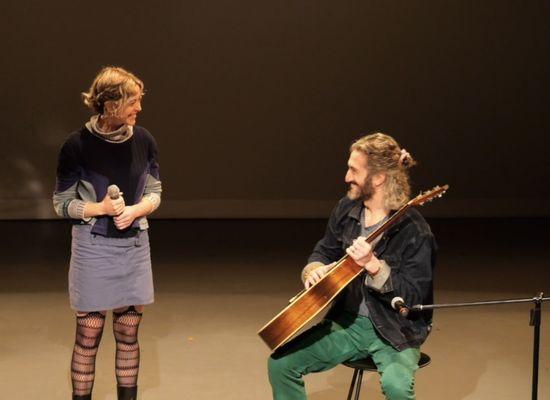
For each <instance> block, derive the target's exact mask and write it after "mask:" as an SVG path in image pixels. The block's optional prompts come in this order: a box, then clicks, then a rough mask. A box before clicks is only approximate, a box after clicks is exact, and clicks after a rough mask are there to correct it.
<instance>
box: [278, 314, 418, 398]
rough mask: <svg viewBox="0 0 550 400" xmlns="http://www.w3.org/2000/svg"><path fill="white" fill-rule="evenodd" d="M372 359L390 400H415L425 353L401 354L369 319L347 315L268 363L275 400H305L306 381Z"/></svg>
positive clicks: (322, 325)
mask: <svg viewBox="0 0 550 400" xmlns="http://www.w3.org/2000/svg"><path fill="white" fill-rule="evenodd" d="M367 356H372V358H373V360H374V362H375V363H376V366H377V368H378V372H379V373H380V383H381V386H382V391H383V392H384V395H385V396H386V399H388V400H410V399H414V398H415V395H414V373H415V371H416V370H417V369H418V360H419V359H420V349H418V348H409V349H406V350H403V351H397V350H395V349H394V348H393V347H392V346H390V345H389V344H387V342H385V341H384V340H382V339H381V338H380V336H379V335H378V334H377V333H376V331H375V329H374V327H373V325H372V322H371V321H370V319H369V318H366V317H361V316H357V315H352V314H348V313H344V314H343V315H341V316H340V317H339V318H337V319H336V320H335V321H332V320H325V321H323V322H321V323H320V324H319V325H316V326H314V327H313V328H311V329H309V330H308V331H306V332H304V333H303V334H302V335H300V336H298V337H297V338H295V339H294V340H292V341H291V342H290V343H289V344H287V345H285V346H283V348H281V350H280V351H277V352H275V353H274V354H273V355H272V356H271V357H270V358H269V360H268V371H269V382H270V383H271V387H272V389H273V399H274V400H305V399H306V391H305V388H304V380H303V379H302V377H303V376H304V375H306V374H309V373H311V372H320V371H326V370H328V369H331V368H333V367H335V366H337V365H338V364H341V363H342V362H344V361H348V360H357V359H360V358H364V357H367Z"/></svg>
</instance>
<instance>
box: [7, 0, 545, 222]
mask: <svg viewBox="0 0 550 400" xmlns="http://www.w3.org/2000/svg"><path fill="white" fill-rule="evenodd" d="M549 11H550V3H549V2H548V1H543V0H541V1H535V0H533V1H502V0H500V1H489V0H486V1H466V0H457V1H445V0H437V1H436V0H434V1H370V0H362V1H326V0H317V1H312V0H309V1H302V0H292V1H286V0H278V1H263V0H244V1H224V0H210V1H209V0H195V1H190V0H166V1H159V2H137V1H134V2H128V1H117V2H112V1H110V2H102V1H96V2H82V1H74V0H71V1H69V0H60V1H51V2H44V1H36V0H30V1H26V2H20V1H19V2H16V1H7V2H3V3H2V11H1V13H0V38H1V39H0V40H1V41H2V57H1V59H0V74H1V76H2V80H1V83H0V92H1V94H2V95H1V96H0V109H1V110H2V118H1V119H0V135H1V136H0V139H1V143H2V144H1V146H0V157H1V159H2V161H3V166H4V168H2V169H1V172H0V179H1V183H2V189H3V190H2V191H1V192H0V218H3V219H15V218H50V217H53V211H52V207H51V201H50V197H51V192H52V190H53V185H54V180H55V165H56V157H57V152H58V149H59V147H60V146H61V144H62V143H63V141H64V139H65V137H66V136H67V135H68V133H69V132H71V131H72V130H75V129H77V128H79V127H80V126H81V125H82V124H83V123H84V122H85V121H86V120H87V118H88V117H89V113H88V111H87V110H86V109H85V108H84V106H83V105H82V103H81V101H80V98H79V94H80V92H81V91H83V90H86V89H87V88H88V86H89V84H90V83H91V80H92V79H93V77H94V76H95V74H96V73H97V71H98V70H99V69H100V68H101V67H102V66H106V65H121V66H123V67H126V68H128V69H129V70H131V71H133V72H135V73H136V74H137V75H138V76H140V77H141V78H142V79H143V80H144V81H145V85H146V89H147V95H146V97H145V99H144V104H143V108H144V110H143V113H142V114H141V115H140V117H139V122H138V123H139V124H140V125H143V126H145V127H146V128H148V129H149V130H150V131H151V132H152V133H153V134H154V135H155V137H156V138H157V141H158V144H159V148H160V162H161V174H162V180H163V184H164V190H165V193H164V203H163V206H162V207H161V209H160V210H159V212H158V213H157V214H156V215H157V216H160V217H175V218H217V217H225V218H249V217H252V218H266V217H267V218H272V217H298V218H300V217H324V216H326V215H327V213H328V212H329V210H330V207H331V206H332V204H334V202H335V200H336V199H337V198H338V197H339V196H341V195H342V194H343V193H344V190H345V186H344V184H343V175H344V173H345V168H346V167H345V162H346V159H347V152H348V146H349V144H350V142H351V141H352V140H353V139H355V138H357V137H358V136H360V135H362V134H364V133H367V132H370V131H374V130H382V131H385V132H387V133H390V134H392V135H393V136H395V137H396V138H397V139H398V141H400V142H401V144H402V145H403V146H404V147H406V148H407V149H408V150H409V151H410V152H411V153H412V154H413V156H415V157H416V158H417V159H418V160H419V161H420V164H419V166H418V167H416V169H415V170H414V171H413V183H414V187H415V190H420V189H424V188H428V187H431V186H434V185H435V184H442V183H448V184H450V185H451V191H450V192H449V194H448V196H446V198H445V200H442V201H439V202H436V203H433V206H430V207H429V208H427V209H426V213H427V214H428V215H432V216H451V217H452V216H548V215H550V204H549V202H548V201H546V199H547V198H548V196H549V195H550V185H549V184H548V173H549V172H550V162H549V159H550V158H549V156H548V149H547V144H548V142H549V141H548V140H547V138H546V135H547V132H548V128H549V127H550V120H549V118H548V117H547V114H548V112H547V108H548V105H549V97H550V95H549V93H550V90H549V89H550V84H549V83H550V82H549V78H548V65H550V42H549V39H550V35H549V34H550V32H549V31H550V28H549V26H550V24H548V20H549V18H550V12H549Z"/></svg>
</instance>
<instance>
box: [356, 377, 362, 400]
mask: <svg viewBox="0 0 550 400" xmlns="http://www.w3.org/2000/svg"><path fill="white" fill-rule="evenodd" d="M361 382H363V370H362V369H361V370H359V378H358V379H357V385H356V386H355V400H359V392H360V391H361Z"/></svg>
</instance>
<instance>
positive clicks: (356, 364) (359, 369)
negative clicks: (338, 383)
mask: <svg viewBox="0 0 550 400" xmlns="http://www.w3.org/2000/svg"><path fill="white" fill-rule="evenodd" d="M431 361H432V359H431V358H430V356H429V355H427V354H425V353H420V360H418V368H423V367H425V366H426V365H428V364H429V363H430V362H431ZM343 364H344V365H345V366H346V367H349V368H353V369H354V371H353V378H352V380H351V385H350V387H349V393H348V398H347V400H351V396H353V390H354V389H355V397H354V400H359V392H360V391H361V382H362V381H363V371H371V372H377V371H378V369H377V368H376V364H375V363H374V361H372V358H371V357H367V358H362V359H360V360H357V361H346V362H344V363H343Z"/></svg>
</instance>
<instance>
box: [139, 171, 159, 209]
mask: <svg viewBox="0 0 550 400" xmlns="http://www.w3.org/2000/svg"><path fill="white" fill-rule="evenodd" d="M161 193H162V183H161V181H160V180H158V179H156V178H155V177H154V176H152V175H149V174H148V175H147V180H146V181H145V190H144V192H143V198H144V199H147V200H149V201H150V202H151V204H152V205H153V210H152V211H155V210H156V209H157V208H158V207H159V206H160V201H161Z"/></svg>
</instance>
